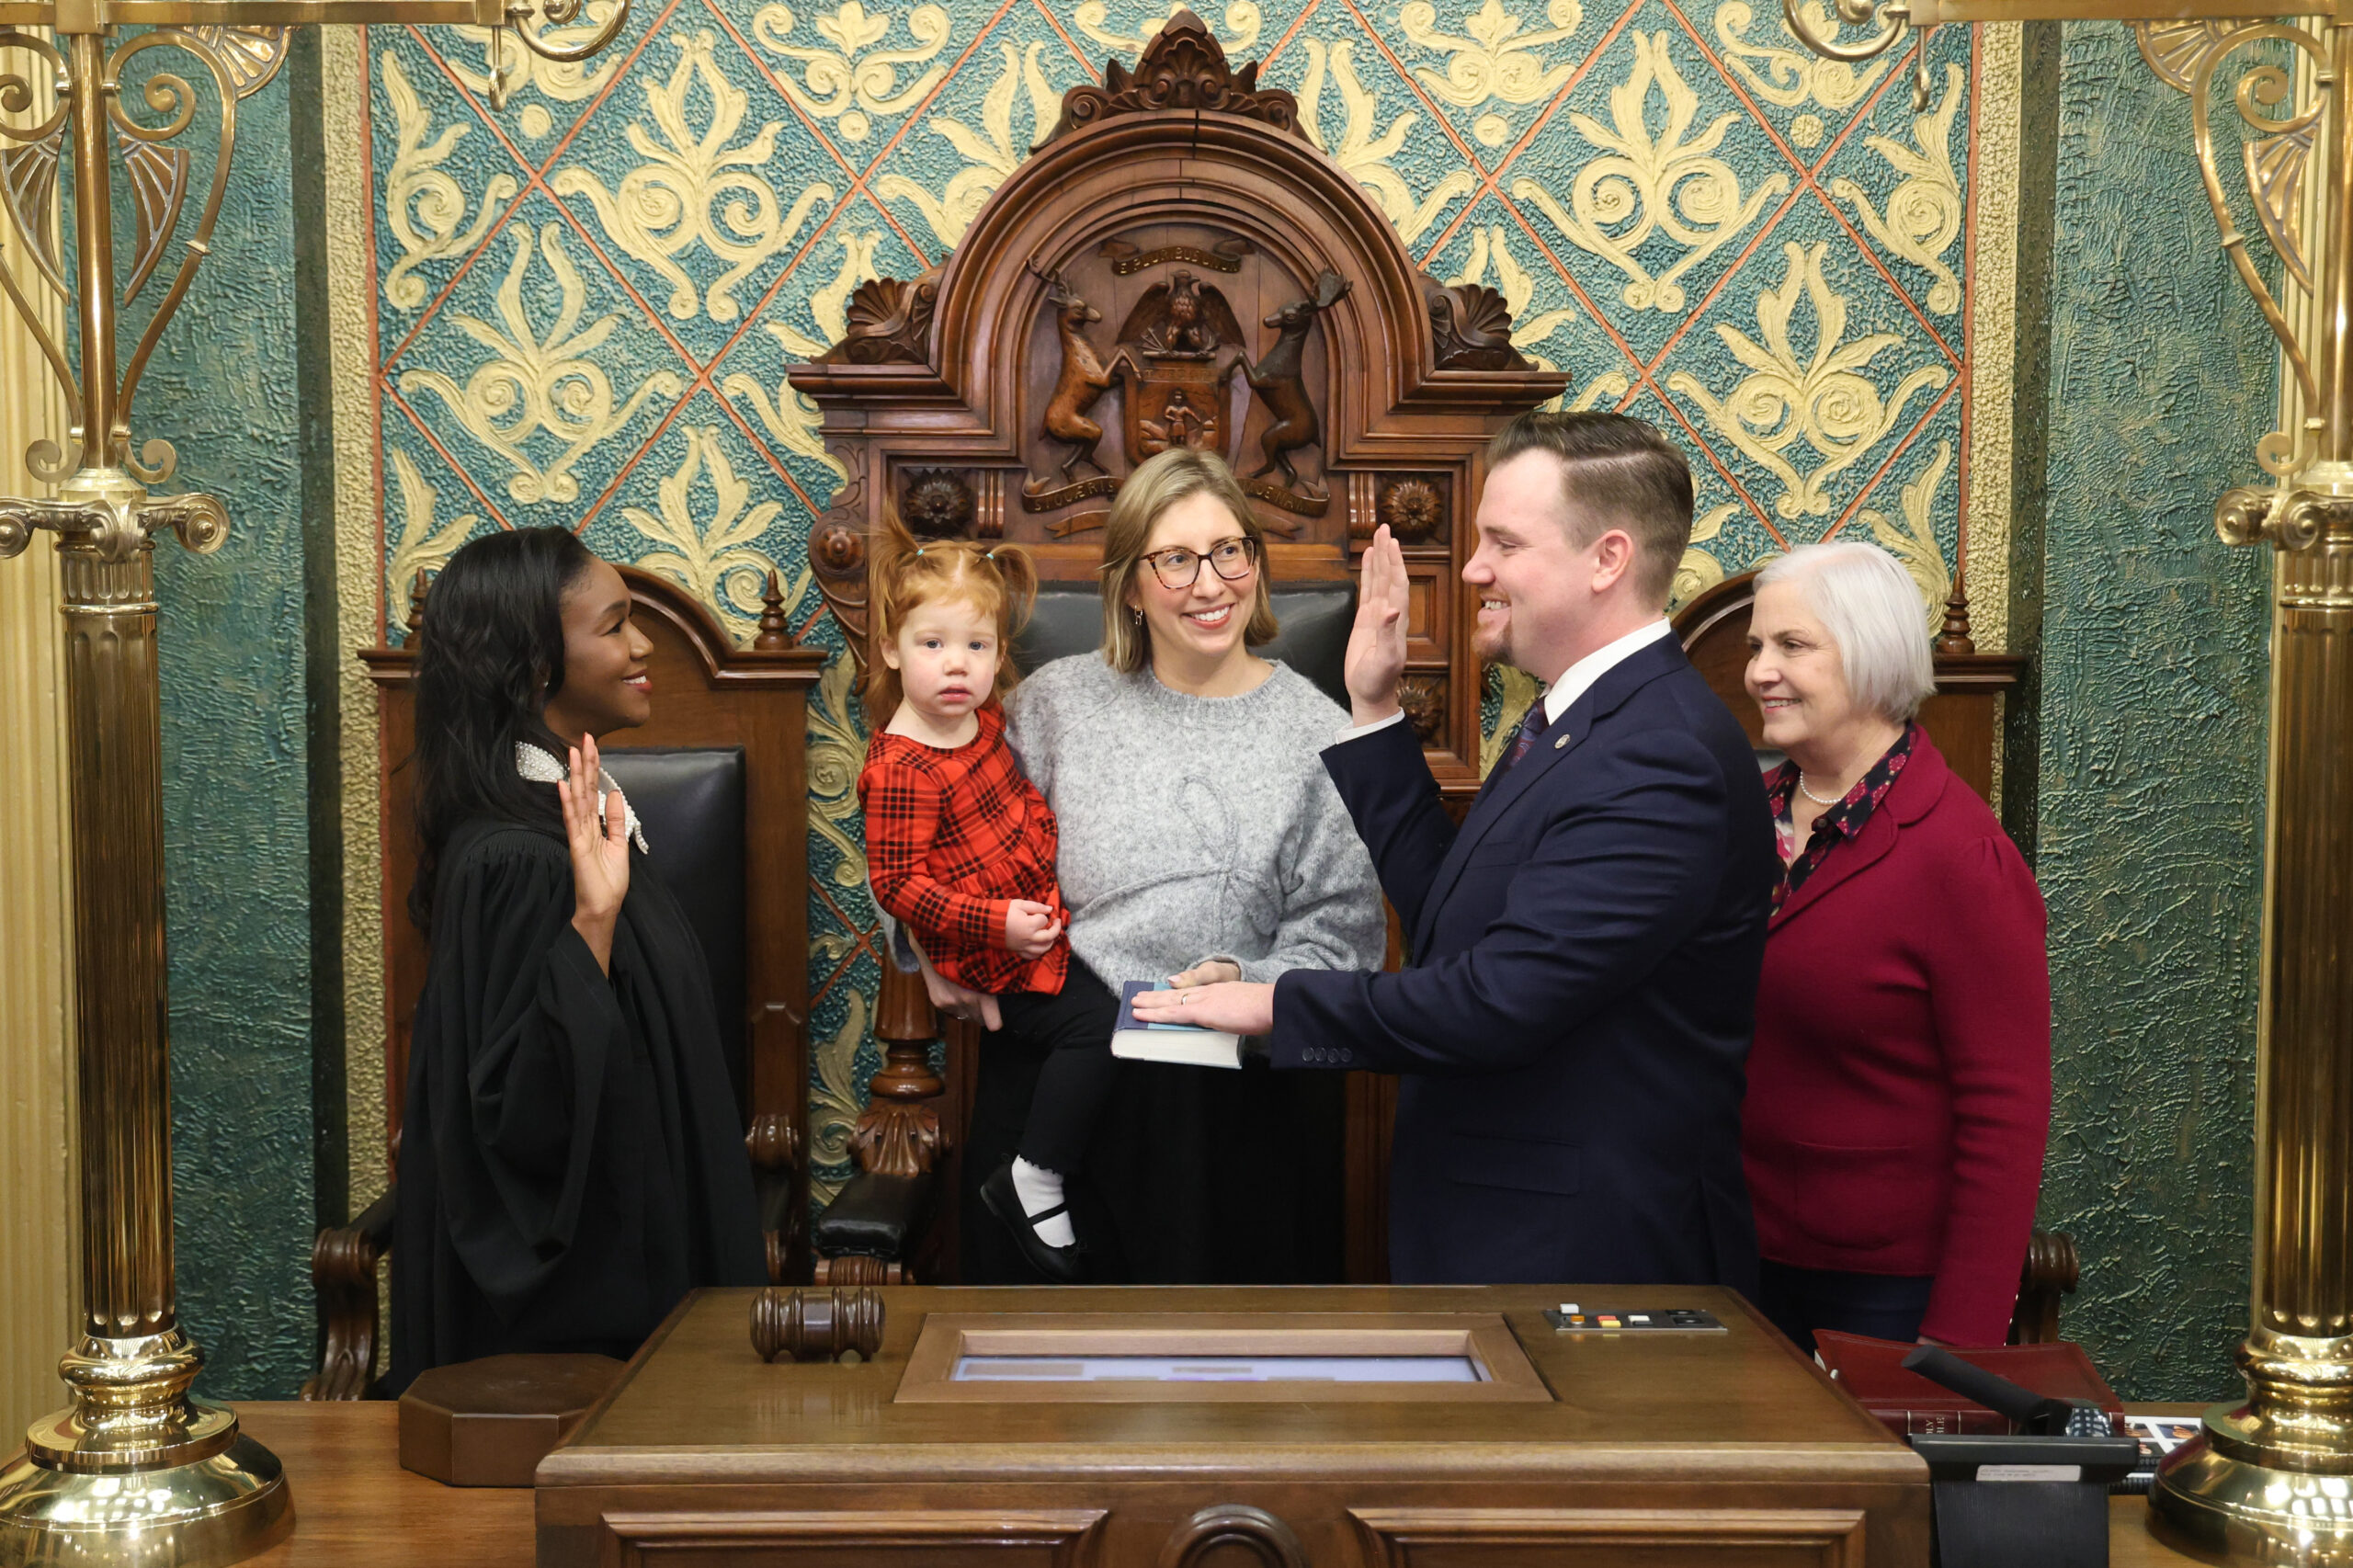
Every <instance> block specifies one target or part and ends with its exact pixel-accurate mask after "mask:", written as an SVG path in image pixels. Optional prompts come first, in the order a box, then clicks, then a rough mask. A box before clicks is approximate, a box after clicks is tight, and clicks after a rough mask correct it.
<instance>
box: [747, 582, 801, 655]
mask: <svg viewBox="0 0 2353 1568" xmlns="http://www.w3.org/2000/svg"><path fill="white" fill-rule="evenodd" d="M792 645H793V642H792V629H791V628H790V627H789V626H787V625H785V623H784V585H783V584H781V583H780V582H779V581H778V580H777V574H776V568H775V567H773V566H771V567H769V568H768V580H767V584H766V585H763V586H762V587H761V589H760V634H759V635H758V636H756V637H755V638H753V639H752V651H753V652H754V653H782V652H784V651H785V650H786V649H787V648H790V647H791V646H792Z"/></svg>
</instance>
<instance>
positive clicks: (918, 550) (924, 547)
mask: <svg viewBox="0 0 2353 1568" xmlns="http://www.w3.org/2000/svg"><path fill="white" fill-rule="evenodd" d="M930 548H931V547H930V546H929V545H923V544H919V545H917V546H915V553H916V554H917V555H921V554H922V553H923V552H924V551H926V550H928V549H930Z"/></svg>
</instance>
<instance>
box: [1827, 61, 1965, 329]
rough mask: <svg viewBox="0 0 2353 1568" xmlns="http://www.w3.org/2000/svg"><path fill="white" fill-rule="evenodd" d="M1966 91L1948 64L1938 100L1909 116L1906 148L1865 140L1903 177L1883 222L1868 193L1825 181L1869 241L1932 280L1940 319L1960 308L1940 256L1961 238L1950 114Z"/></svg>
mask: <svg viewBox="0 0 2353 1568" xmlns="http://www.w3.org/2000/svg"><path fill="white" fill-rule="evenodd" d="M1966 90H1967V77H1966V74H1964V73H1963V72H1962V70H1961V67H1960V66H1958V65H1953V64H1948V65H1946V67H1945V96H1944V98H1943V100H1942V101H1941V102H1939V103H1938V105H1937V107H1936V108H1933V109H1931V110H1930V111H1928V112H1927V114H1921V115H1915V116H1913V117H1912V142H1913V144H1912V145H1911V146H1909V147H1906V146H1904V144H1903V143H1902V142H1898V141H1896V140H1895V139H1894V138H1893V137H1892V136H1870V137H1866V138H1864V140H1863V145H1864V146H1866V147H1869V148H1870V150H1871V151H1872V152H1874V153H1878V154H1879V155H1880V156H1881V157H1882V158H1885V159H1886V160H1887V161H1888V163H1889V164H1890V165H1893V167H1894V169H1895V172H1896V173H1897V174H1900V175H1902V176H1904V180H1903V183H1902V184H1900V185H1898V186H1897V187H1895V189H1894V190H1893V192H1892V193H1890V195H1889V196H1888V199H1887V215H1886V216H1885V217H1884V218H1881V216H1880V214H1879V213H1878V212H1877V211H1875V210H1872V207H1871V199H1870V195H1869V193H1867V192H1866V191H1865V190H1864V189H1863V187H1861V186H1859V185H1858V184H1856V183H1855V182H1854V181H1853V180H1850V179H1835V180H1832V181H1831V182H1830V194H1831V196H1832V198H1833V199H1836V200H1839V201H1844V202H1847V203H1850V204H1851V205H1852V206H1853V207H1854V209H1855V214H1856V216H1857V217H1859V218H1860V219H1861V220H1862V222H1863V227H1864V228H1865V229H1866V230H1868V231H1870V236H1871V238H1873V239H1875V240H1877V241H1878V242H1879V243H1880V244H1882V245H1885V246H1886V247H1887V248H1888V249H1889V250H1891V251H1893V252H1894V253H1895V254H1896V255H1897V256H1901V257H1903V258H1904V260H1905V261H1908V262H1910V263H1911V264H1912V265H1913V266H1915V267H1918V268H1920V270H1922V271H1923V272H1926V273H1927V274H1928V276H1929V277H1930V278H1932V279H1934V281H1933V282H1932V283H1931V284H1930V285H1929V288H1928V299H1927V305H1928V309H1930V310H1931V311H1934V312H1936V313H1937V314H1938V315H1940V316H1949V315H1951V314H1952V313H1953V312H1956V311H1958V310H1960V309H1961V279H1960V278H1956V277H1955V276H1953V270H1952V268H1951V267H1947V266H1946V265H1945V263H1944V253H1945V252H1946V251H1947V250H1949V249H1950V248H1951V246H1952V243H1953V241H1955V240H1956V239H1959V238H1960V237H1961V218H1962V216H1963V214H1964V212H1965V210H1966V208H1965V204H1964V203H1963V202H1962V200H1961V176H1960V175H1958V174H1957V173H1955V172H1954V170H1953V164H1952V121H1953V115H1954V114H1955V113H1956V112H1957V111H1958V110H1959V109H1960V108H1961V97H1962V96H1963V94H1964V93H1965V91H1966Z"/></svg>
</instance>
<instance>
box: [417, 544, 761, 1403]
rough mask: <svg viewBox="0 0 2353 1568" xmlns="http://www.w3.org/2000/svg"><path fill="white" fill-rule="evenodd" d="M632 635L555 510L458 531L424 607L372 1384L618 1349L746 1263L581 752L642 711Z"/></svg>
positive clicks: (666, 970)
mask: <svg viewBox="0 0 2353 1568" xmlns="http://www.w3.org/2000/svg"><path fill="white" fill-rule="evenodd" d="M651 647H652V644H651V643H650V642H647V641H646V639H645V636H644V634H643V633H642V632H641V631H637V630H636V628H635V627H633V626H632V625H631V623H630V597H629V591H628V588H627V586H626V585H625V584H624V583H623V582H622V580H621V578H620V574H619V573H617V572H615V571H614V570H613V569H612V567H610V566H609V565H607V564H606V563H605V562H601V561H598V560H597V558H596V557H595V556H594V555H592V554H590V553H589V552H588V551H587V550H586V548H585V546H583V545H581V544H580V542H579V540H576V539H574V537H573V536H572V535H570V534H569V533H567V532H565V531H564V530H563V529H561V528H526V529H517V530H515V531H513V532H502V533H500V534H496V535H491V536H486V537H484V538H483V539H479V540H474V541H472V543H470V544H468V545H467V546H466V547H465V548H464V549H463V550H461V551H459V552H458V554H457V555H456V556H455V557H453V558H452V559H451V560H450V562H449V565H448V566H447V567H445V568H444V569H443V571H442V574H441V577H440V578H439V580H438V581H437V582H436V583H435V585H434V587H433V590H432V593H431V596H430V597H428V599H427V601H426V617H425V624H424V629H423V632H422V642H421V644H420V651H419V656H418V661H417V675H416V684H417V750H416V757H415V762H416V765H417V773H418V778H417V827H418V835H419V844H420V850H421V858H420V864H419V867H418V873H417V886H416V888H415V890H413V892H412V896H411V901H410V903H411V911H412V913H413V914H414V915H415V916H416V917H417V918H418V920H419V921H420V923H421V924H423V925H424V926H426V930H427V932H428V935H429V937H430V941H431V956H430V959H429V960H428V964H427V968H426V979H425V987H424V991H423V994H421V995H420V996H419V998H418V1001H417V1009H416V1021H415V1031H414V1033H413V1035H412V1037H411V1040H410V1048H409V1062H408V1082H407V1096H406V1099H405V1101H404V1122H403V1125H402V1128H401V1138H400V1170H399V1177H400V1179H399V1187H398V1191H399V1195H400V1197H399V1202H398V1205H397V1208H396V1213H397V1218H396V1221H395V1232H394V1235H395V1242H394V1246H393V1251H392V1380H391V1381H392V1385H393V1386H394V1387H395V1388H399V1387H404V1386H405V1385H406V1383H407V1382H408V1381H409V1380H410V1379H412V1378H414V1377H415V1376H416V1374H417V1373H418V1372H420V1371H423V1370H425V1369H427V1368H431V1367H437V1366H443V1365H447V1364H449V1363H450V1362H453V1361H465V1360H472V1359H473V1358H477V1357H482V1356H490V1355H496V1354H499V1353H502V1352H507V1351H572V1352H582V1351H587V1352H597V1353H602V1354H605V1355H610V1356H620V1357H626V1356H628V1355H629V1354H631V1352H632V1351H633V1350H635V1349H636V1347H637V1346H638V1345H639V1344H640V1343H641V1342H642V1340H643V1339H644V1337H645V1336H646V1335H647V1334H648V1333H650V1332H651V1331H652V1330H653V1329H654V1326H655V1325H656V1324H659V1323H660V1322H661V1321H662V1319H663V1318H664V1317H665V1315H666V1314H667V1313H668V1312H670V1310H671V1309H672V1308H673V1307H675V1306H676V1305H677V1303H678V1301H680V1299H681V1298H683V1297H684V1296H685V1295H686V1294H687V1292H688V1291H689V1290H693V1289H695V1288H696V1287H698V1286H704V1285H757V1284H764V1283H766V1280H767V1267H766V1259H765V1245H764V1243H763V1240H762V1237H761V1234H760V1227H759V1221H758V1217H757V1210H756V1206H755V1201H754V1198H753V1190H752V1174H751V1163H750V1159H749V1157H748V1156H747V1154H746V1153H745V1146H744V1124H743V1119H742V1117H741V1115H740V1113H739V1111H738V1109H737V1107H736V1104H735V1096H734V1093H733V1087H732V1085H731V1084H730V1081H729V1076H728V1072H727V1066H726V1062H725V1060H724V1058H723V1056H722V1051H721V1046H720V1036H719V1028H718V1022H717V1017H716V1013H715V1006H714V1003H713V999H712V992H711V983H710V971H709V967H708V965H707V964H706V962H705V960H704V958H703V953H702V949H701V946H700V945H699V943H698V942H697V940H696V938H695V935H694V932H693V930H692V928H691V927H690V926H688V922H687V918H686V915H685V912H684V911H683V910H682V909H681V908H680V907H679V905H678V903H677V901H676V899H675V898H674V897H672V896H671V894H670V892H669V891H668V890H667V889H666V888H665V887H664V886H663V885H662V882H661V880H660V878H659V876H658V875H657V874H656V873H655V872H654V868H653V866H652V865H651V864H649V863H648V859H647V852H646V850H647V846H646V844H645V840H644V836H643V835H642V832H641V831H640V830H639V828H638V824H637V823H636V821H635V817H634V813H632V812H629V810H628V805H627V801H625V800H624V799H623V797H622V796H621V795H620V793H619V791H618V790H614V788H613V786H612V784H611V781H610V779H609V778H608V777H606V776H605V775H604V774H603V771H602V769H601V768H600V767H599V766H598V764H597V750H596V741H595V737H596V736H597V735H599V734H603V733H609V732H610V731H612V730H616V729H621V728H626V727H629V726H631V725H633V724H641V723H643V722H645V720H646V718H647V717H649V716H650V713H651V707H650V690H651V686H650V681H649V679H648V677H647V676H646V674H645V659H646V655H647V653H649V652H650V651H651ZM567 776H568V777H567ZM551 779H561V780H564V782H563V783H561V784H559V783H556V782H549V781H548V780H551ZM564 790H569V791H570V793H569V794H565V793H563V791H564ZM654 849H655V851H656V853H658V849H659V846H654Z"/></svg>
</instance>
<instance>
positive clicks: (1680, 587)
mask: <svg viewBox="0 0 2353 1568" xmlns="http://www.w3.org/2000/svg"><path fill="white" fill-rule="evenodd" d="M1739 510H1740V503H1739V502H1737V501H1727V502H1725V503H1724V504H1723V505H1722V506H1711V507H1710V508H1709V509H1708V510H1707V511H1706V512H1704V513H1702V514H1701V515H1699V517H1694V518H1692V519H1691V540H1690V542H1689V543H1688V545H1686V546H1685V548H1684V551H1683V559H1682V560H1681V561H1680V562H1677V563H1676V567H1675V584H1674V585H1673V586H1672V587H1670V588H1668V589H1667V591H1666V607H1667V608H1669V609H1680V608H1682V607H1683V606H1685V605H1688V604H1689V603H1690V602H1691V601H1692V600H1693V599H1696V598H1698V597H1699V596H1700V595H1701V594H1704V593H1706V592H1707V591H1708V590H1709V589H1710V588H1712V587H1714V586H1715V585H1717V584H1718V583H1721V582H1722V581H1723V580H1724V563H1723V562H1721V561H1719V560H1717V559H1716V558H1715V556H1714V555H1713V554H1711V552H1709V551H1704V550H1701V549H1700V548H1699V547H1700V546H1701V545H1703V544H1706V543H1708V542H1710V541H1711V540H1713V539H1714V538H1715V537H1716V536H1717V535H1718V534H1720V533H1722V532H1723V529H1724V523H1725V521H1726V520H1727V519H1728V518H1730V517H1732V515H1733V513H1735V512H1737V511H1739Z"/></svg>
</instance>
